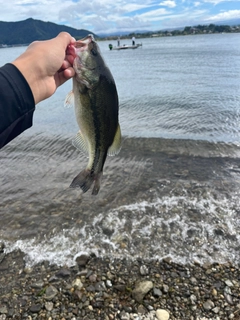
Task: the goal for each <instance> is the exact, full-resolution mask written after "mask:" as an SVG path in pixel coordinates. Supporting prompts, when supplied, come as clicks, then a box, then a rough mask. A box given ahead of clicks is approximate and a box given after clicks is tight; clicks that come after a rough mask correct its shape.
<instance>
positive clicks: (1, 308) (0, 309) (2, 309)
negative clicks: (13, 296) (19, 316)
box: [0, 306, 8, 313]
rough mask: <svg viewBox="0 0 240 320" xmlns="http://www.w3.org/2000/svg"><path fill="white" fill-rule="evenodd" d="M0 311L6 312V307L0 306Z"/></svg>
mask: <svg viewBox="0 0 240 320" xmlns="http://www.w3.org/2000/svg"><path fill="white" fill-rule="evenodd" d="M0 313H8V309H7V307H6V306H3V307H0Z"/></svg>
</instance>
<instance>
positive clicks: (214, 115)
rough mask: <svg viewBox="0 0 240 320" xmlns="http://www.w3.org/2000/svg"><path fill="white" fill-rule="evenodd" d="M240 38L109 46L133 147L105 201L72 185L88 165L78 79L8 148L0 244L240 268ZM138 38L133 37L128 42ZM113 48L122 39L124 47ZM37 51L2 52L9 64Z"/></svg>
mask: <svg viewBox="0 0 240 320" xmlns="http://www.w3.org/2000/svg"><path fill="white" fill-rule="evenodd" d="M239 40H240V34H214V35H199V36H185V37H165V38H156V39H155V38H152V39H140V40H138V41H137V42H141V43H142V44H143V45H142V47H140V48H138V49H136V50H120V51H117V50H114V51H110V50H109V49H108V44H109V43H110V42H109V41H102V42H99V45H100V47H101V50H102V54H103V56H104V58H105V60H106V62H107V64H108V66H109V68H110V69H111V71H112V73H113V76H114V78H115V81H116V84H117V89H118V93H119V100H120V125H121V129H122V133H123V146H122V150H121V152H120V153H119V155H118V156H115V157H109V158H107V161H106V164H105V167H104V175H103V179H102V187H101V190H100V192H99V195H98V196H97V197H94V196H92V195H91V192H88V193H86V194H84V195H83V194H82V193H81V191H79V190H74V189H69V185H70V183H71V181H72V179H73V178H74V177H75V176H76V174H78V173H79V171H80V170H82V169H83V168H84V167H85V166H86V163H87V159H86V158H85V156H84V155H82V154H81V153H79V152H78V151H77V150H75V148H74V147H73V146H72V144H71V139H72V137H73V136H74V135H75V134H76V132H77V131H78V128H77V125H76V121H75V116H74V110H73V109H72V108H70V109H66V108H64V107H63V104H64V98H65V96H66V94H67V93H68V91H70V90H71V81H69V82H68V83H66V84H65V85H63V86H62V87H61V88H59V89H58V91H57V92H56V94H55V95H54V96H53V97H51V98H50V99H48V100H46V101H44V102H42V103H40V104H39V105H38V106H37V108H36V111H35V114H34V126H33V127H32V128H30V129H29V130H27V131H26V132H24V133H23V134H22V135H21V136H19V137H18V138H16V139H15V140H14V141H12V142H11V143H10V144H9V145H7V146H5V147H4V148H3V149H1V151H0V191H1V202H0V221H1V227H0V240H2V241H4V242H5V244H6V251H7V252H10V251H12V250H14V249H16V248H20V249H21V250H23V251H24V252H25V253H26V261H27V262H28V263H29V264H30V265H31V264H33V263H36V262H39V261H41V260H45V259H46V260H49V261H50V262H51V263H57V264H59V265H64V264H67V265H72V264H73V262H74V259H75V257H76V256H77V255H79V254H80V253H81V252H89V253H91V252H94V253H95V254H97V255H99V256H111V257H112V258H114V257H123V256H124V257H129V258H131V257H133V258H135V257H144V258H159V259H161V258H163V257H167V256H169V257H171V258H172V259H173V260H174V261H176V262H181V263H187V262H191V261H198V262H200V263H205V262H214V261H217V262H226V261H231V262H232V263H233V264H238V263H239V258H240V197H239V195H240V188H239V187H240V161H239V156H240V146H239V145H240V47H239ZM123 43H125V44H130V40H122V44H123ZM112 44H113V45H116V43H114V42H112ZM25 49H26V48H6V49H1V50H0V65H3V64H4V63H6V62H8V61H12V60H13V59H14V58H15V57H16V56H18V55H19V54H20V53H21V52H23V51H24V50H25Z"/></svg>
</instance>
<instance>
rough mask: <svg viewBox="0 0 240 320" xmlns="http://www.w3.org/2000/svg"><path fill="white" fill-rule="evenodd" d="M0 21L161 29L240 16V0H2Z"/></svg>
mask: <svg viewBox="0 0 240 320" xmlns="http://www.w3.org/2000/svg"><path fill="white" fill-rule="evenodd" d="M0 6H1V11H0V21H12V22H13V21H21V20H25V19H27V18H33V19H38V20H42V21H50V22H54V23H57V24H64V25H67V26H70V27H73V28H76V29H86V30H89V31H91V32H93V33H95V34H103V33H116V32H119V34H121V32H122V33H123V32H133V31H158V30H163V29H171V28H178V27H185V26H194V25H197V24H210V23H217V22H218V21H221V22H224V21H228V20H232V19H238V20H239V19H240V0H235V1H231V0H196V1H189V0H162V1H161V0H160V1H155V0H11V1H6V0H0Z"/></svg>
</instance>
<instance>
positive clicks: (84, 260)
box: [76, 254, 90, 267]
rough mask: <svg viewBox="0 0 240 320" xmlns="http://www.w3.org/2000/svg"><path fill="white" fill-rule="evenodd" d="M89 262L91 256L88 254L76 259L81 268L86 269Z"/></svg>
mask: <svg viewBox="0 0 240 320" xmlns="http://www.w3.org/2000/svg"><path fill="white" fill-rule="evenodd" d="M89 260H90V256H89V255H88V254H81V255H80V256H78V257H77V258H76V262H77V264H78V266H79V267H85V266H86V264H87V263H88V261H89Z"/></svg>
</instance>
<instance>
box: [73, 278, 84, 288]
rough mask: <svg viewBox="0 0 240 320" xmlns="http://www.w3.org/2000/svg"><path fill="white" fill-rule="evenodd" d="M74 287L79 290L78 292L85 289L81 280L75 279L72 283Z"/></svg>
mask: <svg viewBox="0 0 240 320" xmlns="http://www.w3.org/2000/svg"><path fill="white" fill-rule="evenodd" d="M72 287H73V288H75V289H77V290H80V289H82V287H83V284H82V281H81V280H80V279H79V278H77V279H75V280H74V281H73V282H72Z"/></svg>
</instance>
